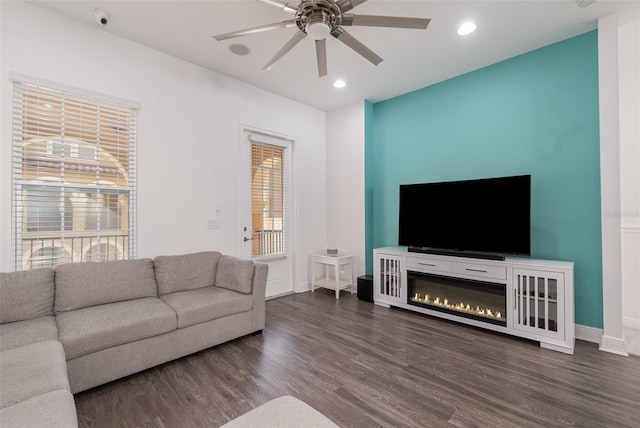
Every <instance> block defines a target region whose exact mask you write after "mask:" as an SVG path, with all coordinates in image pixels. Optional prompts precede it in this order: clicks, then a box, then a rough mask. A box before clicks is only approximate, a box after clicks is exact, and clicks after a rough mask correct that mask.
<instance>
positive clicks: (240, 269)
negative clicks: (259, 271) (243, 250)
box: [216, 256, 254, 294]
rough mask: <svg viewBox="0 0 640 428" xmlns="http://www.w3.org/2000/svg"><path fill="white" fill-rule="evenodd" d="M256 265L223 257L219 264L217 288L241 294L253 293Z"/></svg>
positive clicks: (248, 261)
mask: <svg viewBox="0 0 640 428" xmlns="http://www.w3.org/2000/svg"><path fill="white" fill-rule="evenodd" d="M253 269H254V264H253V261H251V260H242V259H238V258H236V257H231V256H222V257H221V258H220V262H218V273H217V275H216V286H218V287H222V288H226V289H228V290H233V291H237V292H239V293H245V294H249V293H251V287H252V281H253Z"/></svg>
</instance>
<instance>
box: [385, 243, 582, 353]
mask: <svg viewBox="0 0 640 428" xmlns="http://www.w3.org/2000/svg"><path fill="white" fill-rule="evenodd" d="M424 250H425V249H419V251H415V249H410V250H408V249H407V247H386V248H377V249H375V250H373V263H374V264H373V275H374V276H373V301H374V303H375V304H376V305H379V306H384V307H387V308H389V307H391V306H394V307H398V308H402V309H407V310H410V311H415V312H419V313H422V314H425V315H430V316H434V317H439V318H445V319H448V320H451V321H456V322H460V323H464V324H468V325H472V326H475V327H479V328H484V329H487V330H493V331H497V332H501V333H504V334H509V335H513V336H518V337H523V338H526V339H531V340H536V341H538V342H540V347H542V348H547V349H553V350H555V351H560V352H565V353H568V354H573V349H574V342H575V322H574V294H573V263H572V262H563V261H554V260H536V259H531V258H518V257H506V258H505V259H504V260H487V259H482V258H461V257H460V256H459V254H456V255H455V257H452V256H450V255H447V254H444V255H443V254H434V253H432V252H427V251H429V250H431V249H426V250H427V251H424ZM464 253H465V254H471V253H467V252H466V251H465V252H464ZM470 257H471V256H470ZM461 296H462V297H461ZM496 296H498V297H496ZM435 297H439V299H438V300H435ZM462 302H465V305H462ZM485 303H490V304H489V305H488V306H484V307H483V308H479V307H477V306H476V304H478V305H483V304H485ZM436 306H437V307H436ZM497 306H499V308H498V309H497V310H499V311H500V312H499V316H496V318H497V319H496V320H491V319H489V320H488V319H487V316H488V315H492V314H498V312H495V310H496V307H497ZM478 309H485V310H486V309H489V310H487V311H485V310H483V311H480V312H476V310H478ZM478 313H480V314H481V315H482V316H478ZM492 316H493V315H492ZM483 317H484V318H483ZM492 321H493V322H492Z"/></svg>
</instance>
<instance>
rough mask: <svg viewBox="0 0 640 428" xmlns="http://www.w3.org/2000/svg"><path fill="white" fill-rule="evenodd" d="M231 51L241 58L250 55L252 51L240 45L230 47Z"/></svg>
mask: <svg viewBox="0 0 640 428" xmlns="http://www.w3.org/2000/svg"><path fill="white" fill-rule="evenodd" d="M229 50H230V51H231V52H233V53H234V54H236V55H240V56H245V55H249V52H251V49H249V47H248V46H245V45H241V44H239V43H236V44H233V45H231V46H229Z"/></svg>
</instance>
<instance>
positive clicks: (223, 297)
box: [160, 287, 253, 328]
mask: <svg viewBox="0 0 640 428" xmlns="http://www.w3.org/2000/svg"><path fill="white" fill-rule="evenodd" d="M160 299H162V300H163V301H164V302H165V303H166V304H167V305H169V306H170V307H171V309H173V310H174V311H175V312H176V314H178V328H185V327H189V326H191V325H195V324H200V323H203V322H206V321H211V320H214V319H216V318H222V317H226V316H227V315H233V314H237V313H240V312H245V311H248V310H251V308H252V306H253V297H252V296H251V295H248V294H242V293H236V292H235V291H230V290H225V289H224V288H219V287H205V288H199V289H197V290H188V291H179V292H177V293H171V294H165V295H163V296H160Z"/></svg>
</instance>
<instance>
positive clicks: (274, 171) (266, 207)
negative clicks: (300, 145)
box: [241, 129, 293, 297]
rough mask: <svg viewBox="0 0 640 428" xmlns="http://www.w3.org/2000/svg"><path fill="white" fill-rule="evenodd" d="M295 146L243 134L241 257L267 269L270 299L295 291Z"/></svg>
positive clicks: (271, 137)
mask: <svg viewBox="0 0 640 428" xmlns="http://www.w3.org/2000/svg"><path fill="white" fill-rule="evenodd" d="M292 145H293V141H292V140H291V139H287V138H282V137H279V136H276V135H269V134H267V133H264V132H262V131H260V132H256V131H253V130H249V129H244V131H243V141H242V152H243V156H242V162H243V171H244V174H243V177H244V181H243V219H244V225H243V230H242V232H243V234H242V237H241V239H242V245H243V256H244V257H245V258H249V259H253V260H255V261H257V262H261V263H267V264H268V265H269V276H268V278H267V291H266V295H267V297H271V296H278V295H281V294H285V293H289V292H292V291H293V282H292V278H293V274H292V271H293V261H292V257H291V242H292V233H291V231H292V230H293V228H292V223H293V217H292V215H291V213H292V206H293V204H292V197H291V194H292V191H291V150H292Z"/></svg>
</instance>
